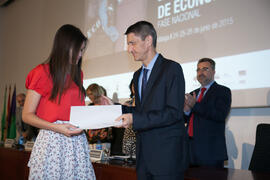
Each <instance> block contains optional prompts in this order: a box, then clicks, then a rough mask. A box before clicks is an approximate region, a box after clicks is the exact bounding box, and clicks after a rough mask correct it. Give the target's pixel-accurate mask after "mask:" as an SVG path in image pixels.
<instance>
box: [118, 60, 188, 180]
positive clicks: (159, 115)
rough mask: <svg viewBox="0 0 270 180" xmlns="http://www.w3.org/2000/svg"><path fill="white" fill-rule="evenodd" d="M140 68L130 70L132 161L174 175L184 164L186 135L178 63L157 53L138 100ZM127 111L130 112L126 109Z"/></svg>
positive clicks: (185, 159) (124, 109)
mask: <svg viewBox="0 0 270 180" xmlns="http://www.w3.org/2000/svg"><path fill="white" fill-rule="evenodd" d="M141 70H142V68H140V69H139V70H138V71H136V72H135V73H134V77H133V80H134V89H135V98H136V99H135V102H136V106H135V108H133V109H132V110H131V109H129V110H128V107H123V111H124V112H131V111H132V113H133V129H134V131H135V132H136V138H137V139H136V140H137V144H136V148H137V149H136V150H137V154H136V158H137V159H136V161H137V175H138V178H139V177H140V174H139V173H140V172H141V171H138V169H140V168H141V167H144V168H145V169H147V171H148V172H150V173H151V174H152V175H175V174H178V173H181V172H183V171H184V170H185V168H186V167H187V159H188V155H187V151H188V150H187V148H188V144H187V135H186V129H185V126H184V118H183V105H184V94H185V81H184V76H183V72H182V68H181V66H180V65H179V64H178V63H176V62H174V61H171V60H167V59H165V58H163V56H162V55H159V56H158V58H157V60H156V62H155V64H154V67H153V69H152V72H151V74H150V77H149V79H148V82H147V86H146V90H145V94H144V96H143V99H142V101H141V100H140V97H139V96H138V94H139V93H138V79H139V76H140V73H141ZM130 110H131V111H130Z"/></svg>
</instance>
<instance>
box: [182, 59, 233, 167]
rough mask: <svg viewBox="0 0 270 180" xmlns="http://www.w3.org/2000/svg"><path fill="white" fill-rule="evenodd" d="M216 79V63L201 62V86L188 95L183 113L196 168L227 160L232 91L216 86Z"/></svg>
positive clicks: (199, 78) (192, 162)
mask: <svg viewBox="0 0 270 180" xmlns="http://www.w3.org/2000/svg"><path fill="white" fill-rule="evenodd" d="M214 76H215V61H213V60H212V59H210V58H203V59H200V60H199V62H198V64H197V80H198V81H199V82H200V84H201V87H200V88H198V89H196V90H195V91H193V92H191V93H190V94H186V99H185V105H184V112H185V115H186V116H185V118H186V120H187V122H188V134H189V137H190V141H189V142H190V157H191V164H193V165H199V166H214V167H223V166H224V160H227V159H228V156H227V149H226V142H225V119H226V117H227V116H228V114H229V111H230V108H231V90H230V89H229V88H227V87H225V86H222V85H219V84H217V83H216V82H215V81H214Z"/></svg>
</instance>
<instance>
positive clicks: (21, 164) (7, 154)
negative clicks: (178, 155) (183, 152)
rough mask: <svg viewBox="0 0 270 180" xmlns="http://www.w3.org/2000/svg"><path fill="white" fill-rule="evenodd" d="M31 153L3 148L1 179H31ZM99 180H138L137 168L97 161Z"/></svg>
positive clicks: (245, 175)
mask: <svg viewBox="0 0 270 180" xmlns="http://www.w3.org/2000/svg"><path fill="white" fill-rule="evenodd" d="M29 157H30V152H29V151H24V150H17V149H12V148H4V147H0V179H1V180H6V179H7V180H13V179H14V180H17V179H18V180H24V179H27V178H28V174H29V168H28V167H27V162H28V160H29ZM93 166H94V169H95V173H96V177H97V180H136V178H137V177H136V170H135V166H134V165H130V164H128V163H126V162H124V161H114V160H110V161H98V162H93ZM267 179H270V172H267V173H259V172H252V171H248V170H240V169H229V168H220V169H217V168H209V167H190V168H189V169H188V170H186V171H185V180H267Z"/></svg>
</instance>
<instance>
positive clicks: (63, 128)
mask: <svg viewBox="0 0 270 180" xmlns="http://www.w3.org/2000/svg"><path fill="white" fill-rule="evenodd" d="M53 131H55V132H58V133H61V134H64V135H65V136H68V137H71V136H74V135H79V134H81V133H82V132H83V130H82V129H80V128H77V127H76V126H73V125H71V124H68V123H64V124H54V128H53Z"/></svg>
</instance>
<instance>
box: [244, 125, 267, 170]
mask: <svg viewBox="0 0 270 180" xmlns="http://www.w3.org/2000/svg"><path fill="white" fill-rule="evenodd" d="M249 170H251V171H260V172H266V171H267V172H270V124H259V125H258V126H257V130H256V142H255V147H254V151H253V154H252V158H251V161H250V164H249Z"/></svg>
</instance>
